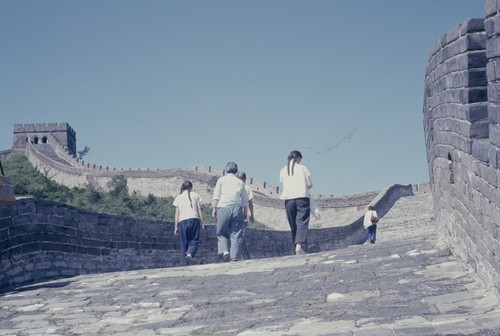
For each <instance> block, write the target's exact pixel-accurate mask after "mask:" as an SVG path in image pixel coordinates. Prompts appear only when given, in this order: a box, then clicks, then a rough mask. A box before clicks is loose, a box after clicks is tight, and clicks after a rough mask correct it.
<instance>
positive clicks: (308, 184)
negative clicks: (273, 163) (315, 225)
mask: <svg viewBox="0 0 500 336" xmlns="http://www.w3.org/2000/svg"><path fill="white" fill-rule="evenodd" d="M301 160H302V154H301V153H300V152H299V151H297V150H293V151H291V152H290V154H289V155H288V163H287V165H286V166H285V167H283V168H282V169H281V171H280V181H281V183H282V184H283V191H282V193H281V199H284V200H285V210H286V217H287V219H288V224H289V225H290V229H291V231H292V239H293V242H294V244H295V254H303V253H305V252H304V248H305V244H306V241H307V231H308V229H309V217H310V199H309V189H311V188H312V185H313V184H312V181H311V173H310V172H309V169H307V167H306V166H304V165H302V164H301V163H300V162H301Z"/></svg>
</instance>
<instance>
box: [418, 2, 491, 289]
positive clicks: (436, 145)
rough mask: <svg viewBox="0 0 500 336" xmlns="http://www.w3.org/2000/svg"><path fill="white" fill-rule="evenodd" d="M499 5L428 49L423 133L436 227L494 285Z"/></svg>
mask: <svg viewBox="0 0 500 336" xmlns="http://www.w3.org/2000/svg"><path fill="white" fill-rule="evenodd" d="M499 10H500V4H498V3H497V1H493V0H488V1H486V3H485V18H479V19H470V20H467V21H465V22H463V23H462V24H460V25H459V26H457V27H455V28H453V29H451V30H450V31H448V32H447V33H446V34H444V35H443V37H442V38H441V39H439V40H438V41H437V42H436V43H435V44H434V46H433V47H432V48H431V50H430V53H429V62H428V67H427V71H426V76H425V93H424V108H423V114H424V132H425V142H426V148H427V160H428V165H429V175H430V177H431V181H430V182H431V190H432V193H433V196H434V199H435V211H436V217H437V222H438V224H439V230H440V233H441V234H442V235H443V236H444V237H446V238H447V239H448V240H449V241H450V242H451V246H452V247H453V252H454V253H455V254H457V255H458V256H460V257H461V258H462V259H463V260H464V261H465V262H467V263H468V264H470V265H471V266H472V267H473V268H474V269H475V270H476V272H477V273H478V275H479V276H480V277H481V279H483V280H484V282H485V283H486V284H487V285H488V286H491V287H494V288H496V289H497V290H499V289H500V259H499V258H498V256H499V255H500V243H499V234H498V233H499V232H500V222H499V220H498V219H499V218H500V125H499V124H500V108H499V107H500V95H498V92H500V71H498V69H499V68H500V67H499V65H500V38H499V37H500V11H499Z"/></svg>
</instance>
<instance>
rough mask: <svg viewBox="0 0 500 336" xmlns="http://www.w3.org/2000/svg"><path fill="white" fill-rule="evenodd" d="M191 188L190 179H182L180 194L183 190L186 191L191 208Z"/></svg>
mask: <svg viewBox="0 0 500 336" xmlns="http://www.w3.org/2000/svg"><path fill="white" fill-rule="evenodd" d="M192 188H193V184H192V183H191V181H184V183H183V184H182V185H181V194H182V192H183V191H184V190H187V191H188V198H189V204H191V208H192V207H193V201H192V200H191V189H192Z"/></svg>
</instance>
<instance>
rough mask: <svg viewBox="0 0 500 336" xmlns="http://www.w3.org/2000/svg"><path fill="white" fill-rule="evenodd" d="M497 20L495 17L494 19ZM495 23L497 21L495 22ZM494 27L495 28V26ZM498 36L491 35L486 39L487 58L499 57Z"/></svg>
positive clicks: (499, 44) (499, 45)
mask: <svg viewBox="0 0 500 336" xmlns="http://www.w3.org/2000/svg"><path fill="white" fill-rule="evenodd" d="M495 20H497V19H495ZM495 25H497V23H495ZM495 29H496V28H495ZM499 38H500V36H498V35H493V36H490V37H488V38H487V39H486V57H487V58H488V59H493V58H498V57H500V42H499V41H500V39H499Z"/></svg>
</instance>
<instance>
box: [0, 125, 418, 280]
mask: <svg viewBox="0 0 500 336" xmlns="http://www.w3.org/2000/svg"><path fill="white" fill-rule="evenodd" d="M13 133H14V137H13V145H12V149H10V150H6V151H3V152H0V158H3V159H7V158H9V157H11V156H13V155H25V156H26V157H27V158H28V159H29V161H30V162H31V164H32V165H33V166H34V167H35V168H36V169H37V170H38V171H39V172H40V173H42V174H44V176H46V177H48V178H50V179H52V180H53V181H55V182H57V183H59V184H62V185H65V186H68V187H81V188H85V187H87V186H89V185H92V187H93V188H97V189H100V190H106V189H107V183H108V182H109V181H110V180H111V178H112V177H113V176H114V175H118V174H119V175H122V176H124V177H125V178H126V180H127V186H128V188H129V192H134V193H137V194H140V195H143V196H147V195H148V194H152V195H155V196H158V197H168V196H176V195H177V194H178V190H179V186H180V185H181V184H182V182H183V181H184V180H191V181H192V182H193V184H194V188H195V190H196V191H197V192H198V193H200V194H201V196H202V198H203V199H204V200H205V201H206V202H207V203H208V202H210V200H211V196H212V191H213V187H214V185H215V181H216V180H217V178H218V177H219V176H221V175H222V174H223V173H224V172H223V171H222V170H220V169H214V168H212V167H208V168H207V167H201V168H198V167H195V168H191V169H167V170H131V169H116V168H110V167H103V166H101V165H96V164H91V163H88V162H85V161H82V160H79V159H77V158H76V132H75V131H74V130H73V128H71V126H70V125H69V124H67V123H38V124H16V125H15V126H14V132H13ZM249 182H251V184H250V186H251V188H252V189H253V191H254V194H255V196H254V209H255V213H256V218H257V220H260V221H261V222H263V223H264V224H265V225H266V226H267V227H268V228H269V230H265V231H263V230H254V229H252V228H249V230H248V231H247V234H246V241H247V242H248V245H251V246H252V249H251V251H250V252H251V256H252V258H266V257H273V256H279V255H286V254H290V253H291V251H290V244H289V240H290V233H289V227H288V224H287V223H286V216H284V206H283V202H282V201H281V200H280V199H279V197H278V195H279V188H277V187H274V186H269V185H268V184H267V183H266V182H259V181H255V180H254V179H252V178H250V179H249ZM418 188H419V186H411V185H409V186H402V185H393V186H389V187H387V188H385V189H384V190H382V191H377V192H367V193H363V194H358V195H350V196H340V197H333V196H317V197H316V198H317V200H318V203H319V204H320V206H321V208H322V217H321V219H320V220H316V219H312V220H311V228H312V229H313V230H311V234H310V235H309V238H308V247H309V248H308V249H309V251H321V250H329V249H336V248H342V247H347V246H349V245H353V244H359V243H362V242H364V241H365V239H366V232H365V230H364V229H363V227H362V224H361V217H362V215H363V213H364V211H365V209H366V208H367V206H368V204H375V205H376V206H377V208H378V211H379V213H380V214H384V213H385V212H387V211H388V209H390V207H391V206H392V205H393V204H394V203H395V202H396V201H397V199H399V198H400V197H403V196H408V195H412V194H413V191H414V189H418ZM420 188H424V189H425V186H423V187H422V186H421V187H420ZM0 223H1V226H0V244H2V245H0V249H1V250H2V264H0V269H1V270H2V271H3V272H2V273H1V274H0V287H2V285H3V286H6V285H12V284H19V283H24V282H28V281H34V280H40V279H45V278H50V277H57V276H68V275H75V274H81V273H93V272H107V271H116V270H131V269H138V268H154V267H172V266H177V265H178V264H179V258H178V253H179V246H178V244H179V243H178V238H177V237H175V236H174V235H173V234H172V233H173V223H168V222H161V221H151V220H145V219H143V220H137V219H132V218H127V217H121V216H115V215H111V214H101V213H93V212H90V211H85V210H82V209H76V208H73V207H70V206H67V205H63V204H58V203H54V202H48V201H41V200H37V199H33V198H23V199H20V200H18V201H17V203H16V204H15V205H11V206H6V207H0ZM214 229H215V227H214V226H213V225H208V228H207V230H205V233H204V235H203V238H202V241H201V242H200V245H201V247H200V255H203V260H202V262H204V263H210V262H217V261H218V256H217V255H216V253H215V251H214V247H215V246H216V237H215V230H214ZM96 265H98V266H96Z"/></svg>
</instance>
